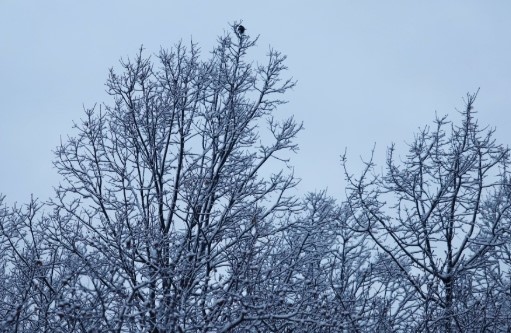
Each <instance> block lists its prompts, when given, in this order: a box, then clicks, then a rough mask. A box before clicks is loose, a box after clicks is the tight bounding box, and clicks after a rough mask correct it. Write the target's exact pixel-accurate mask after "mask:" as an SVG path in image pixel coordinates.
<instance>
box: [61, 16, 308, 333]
mask: <svg viewBox="0 0 511 333" xmlns="http://www.w3.org/2000/svg"><path fill="white" fill-rule="evenodd" d="M233 28H234V29H235V28H236V25H233ZM254 45H255V40H251V39H250V37H249V36H248V35H246V34H235V35H234V38H233V36H232V34H226V35H225V36H222V37H220V38H219V40H218V45H217V47H216V48H215V49H214V51H213V52H212V54H211V57H210V59H208V60H201V58H200V54H199V49H198V47H197V46H196V45H195V44H193V43H192V44H191V45H190V46H188V47H185V46H184V45H183V44H182V43H180V44H178V45H176V46H175V47H174V48H173V49H172V50H170V51H167V50H161V51H160V53H159V54H158V55H157V56H155V58H156V59H155V60H153V59H151V58H150V57H144V56H143V52H142V50H140V52H139V53H138V54H137V56H136V57H135V58H134V59H132V60H131V59H128V60H123V61H121V67H122V71H121V72H120V73H118V72H117V71H115V70H113V69H112V70H111V71H110V75H109V78H108V81H107V88H108V92H109V93H110V94H111V95H112V96H113V98H114V104H113V105H107V106H104V107H99V108H98V107H95V108H92V109H88V110H86V118H85V119H84V120H83V122H82V123H81V124H77V125H76V129H77V130H78V134H77V136H75V137H71V138H69V139H68V140H67V141H66V142H63V143H62V145H61V146H60V147H59V148H58V149H57V151H56V156H57V159H56V162H55V166H56V168H57V170H58V171H59V173H60V174H61V175H62V176H63V177H64V179H65V181H64V183H63V184H62V185H61V186H59V188H58V189H57V197H56V199H55V200H53V203H52V205H53V208H54V214H53V222H54V225H53V228H54V236H55V237H53V239H52V241H53V242H55V243H56V244H58V245H59V246H61V247H64V248H65V249H66V250H67V251H69V252H70V253H72V255H73V256H75V258H76V260H78V262H79V263H80V264H79V265H80V266H81V267H83V272H82V273H81V275H80V276H79V278H78V279H77V280H76V284H77V288H78V289H79V290H80V292H82V293H84V295H83V296H82V297H85V298H86V299H88V300H90V301H91V302H94V303H95V304H96V307H95V308H94V309H91V310H90V312H89V313H86V314H83V315H82V318H83V320H89V319H90V320H89V321H88V322H87V324H86V325H89V324H90V325H93V326H94V327H96V328H98V329H100V330H108V331H110V330H112V331H117V332H124V331H126V332H135V331H136V332H140V331H149V332H188V331H193V332H212V331H216V332H227V331H231V330H232V329H234V328H235V327H237V326H238V325H240V324H241V323H243V322H244V321H247V320H255V319H256V317H257V316H256V315H255V314H254V315H253V314H252V311H251V309H253V308H257V307H259V306H261V305H260V304H258V303H257V302H258V299H257V297H255V296H254V295H252V294H251V293H252V291H251V289H253V288H256V286H257V281H259V280H260V279H262V278H263V277H262V276H261V273H257V272H256V273H254V272H253V270H254V269H255V268H254V267H252V266H253V265H259V263H260V262H258V260H261V258H262V257H261V255H262V254H264V253H266V252H267V251H271V248H272V244H273V243H274V240H273V238H274V237H276V236H277V235H278V233H279V228H285V227H286V225H281V223H280V222H279V217H280V216H282V215H283V214H287V213H288V212H290V211H292V210H293V209H294V207H295V206H296V200H295V199H293V198H292V197H291V196H289V195H288V192H289V191H288V190H289V189H291V188H293V187H294V186H295V185H296V183H297V181H296V180H295V179H294V177H293V174H292V172H291V173H289V172H288V173H286V172H283V171H278V172H276V173H272V169H268V167H267V166H268V165H270V164H272V165H274V166H276V165H275V164H274V162H283V163H284V165H286V160H285V158H287V153H288V152H290V151H291V152H292V151H295V150H296V149H297V147H296V145H295V143H294V142H293V139H294V138H295V136H296V134H297V133H298V132H299V131H300V129H301V125H300V124H297V123H296V122H295V121H294V120H293V119H292V118H290V119H286V120H283V121H278V120H276V118H274V116H273V113H274V111H275V109H276V107H277V106H278V105H280V104H282V103H284V101H283V100H282V99H281V98H280V96H281V95H282V94H283V93H285V92H286V91H287V90H288V89H290V88H292V87H293V86H294V82H293V81H291V80H289V79H283V78H282V74H283V72H284V71H285V70H286V67H285V64H284V60H285V57H284V56H283V55H281V54H280V53H279V52H276V51H274V50H270V51H269V53H268V58H267V59H268V61H267V63H266V64H265V65H256V64H254V63H251V62H248V61H247V60H245V59H246V57H247V52H248V51H249V50H250V49H251V48H252V47H253V46H254ZM258 258H259V259H258ZM252 273H254V274H255V275H251V274H252ZM247 274H248V275H247ZM249 275H250V277H251V278H254V279H255V280H252V281H248V280H247V279H248V277H249ZM249 282H250V283H249ZM254 283H255V285H254Z"/></svg>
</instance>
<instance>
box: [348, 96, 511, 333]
mask: <svg viewBox="0 0 511 333" xmlns="http://www.w3.org/2000/svg"><path fill="white" fill-rule="evenodd" d="M475 98H476V94H468V95H467V98H466V107H465V108H464V110H463V111H462V112H460V114H461V116H462V118H463V119H462V121H461V124H460V125H454V124H452V125H451V124H450V123H448V122H447V121H446V119H445V118H441V119H437V120H436V122H435V126H434V127H433V128H430V127H426V128H424V129H423V130H422V131H420V132H419V133H418V134H417V135H416V136H415V138H414V140H413V141H412V143H411V144H410V145H409V147H408V148H409V149H408V154H407V155H406V156H405V157H403V158H401V159H399V158H396V156H395V147H394V146H391V147H390V149H389V150H388V156H387V165H386V171H385V173H384V174H382V175H378V174H377V173H376V172H375V168H374V164H373V162H372V161H369V162H367V163H366V166H365V169H364V170H363V172H362V173H361V176H360V177H358V178H357V177H355V176H352V175H350V174H349V173H348V172H346V175H347V179H348V181H349V186H348V193H349V196H348V205H349V207H350V209H351V211H352V214H353V218H354V219H355V221H356V225H357V228H358V229H359V231H360V232H363V233H365V234H366V235H368V236H369V237H370V238H371V239H372V241H373V242H374V243H375V244H376V246H377V247H378V249H379V250H380V251H381V253H382V254H384V255H385V256H386V257H388V258H391V259H392V261H393V263H394V266H395V270H396V272H395V275H396V278H397V277H398V280H399V281H400V282H401V283H402V284H406V285H408V286H409V287H410V288H411V290H413V293H412V294H410V295H404V296H403V297H409V298H412V299H413V303H414V307H415V309H414V318H415V322H416V328H415V330H417V331H425V332H430V331H443V332H453V331H459V332H465V331H467V330H470V331H475V330H477V331H480V330H483V328H484V330H490V331H498V330H502V329H503V327H504V326H505V327H506V329H507V327H509V324H510V321H509V317H508V315H507V314H506V311H502V310H501V309H500V305H502V304H500V305H499V304H496V303H495V300H496V297H495V296H496V295H495V294H494V293H495V290H493V289H494V287H495V285H496V281H495V280H494V279H493V278H492V276H491V274H490V272H493V271H495V270H498V269H499V268H500V266H501V265H502V260H499V257H496V256H495V254H496V253H497V252H498V249H499V248H500V247H501V246H502V245H504V244H506V243H507V242H508V233H509V228H510V219H509V211H510V207H511V195H510V194H511V192H510V185H509V176H510V175H509V149H508V148H506V147H504V146H502V145H499V144H497V143H496V142H495V140H494V138H493V130H491V129H486V128H480V127H479V125H478V123H477V121H476V119H475V118H474V116H475V111H474V109H473V107H474V106H473V105H474V101H475ZM344 162H345V166H346V159H344ZM495 311H496V312H495ZM502 319H506V322H505V323H504V324H502V322H501V320H502ZM479 325H484V326H479ZM502 325H504V326H502Z"/></svg>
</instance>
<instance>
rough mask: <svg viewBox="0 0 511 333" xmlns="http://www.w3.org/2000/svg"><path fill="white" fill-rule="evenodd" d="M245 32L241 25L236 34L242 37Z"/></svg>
mask: <svg viewBox="0 0 511 333" xmlns="http://www.w3.org/2000/svg"><path fill="white" fill-rule="evenodd" d="M245 30H247V29H245V27H244V26H242V25H241V24H240V25H238V32H239V33H240V35H243V34H244V33H245Z"/></svg>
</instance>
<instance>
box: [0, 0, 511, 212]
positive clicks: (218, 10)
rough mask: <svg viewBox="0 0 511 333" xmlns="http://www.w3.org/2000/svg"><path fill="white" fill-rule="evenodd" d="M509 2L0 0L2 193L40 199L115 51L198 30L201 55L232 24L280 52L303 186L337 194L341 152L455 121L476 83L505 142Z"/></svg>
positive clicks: (353, 160) (355, 156) (154, 47)
mask: <svg viewBox="0 0 511 333" xmlns="http://www.w3.org/2000/svg"><path fill="white" fill-rule="evenodd" d="M510 13H511V2H509V1H504V0H502V1H491V2H490V1H471V0H468V1H461V0H457V1H427V2H426V1H404V0H402V1H397V0H396V1H376V0H374V1H344V0H335V1H334V0H332V1H315V2H313V1H296V0H295V1H292V0H279V1H269V0H264V1H126V0H123V1H120V0H110V1H52V0H48V1H39V0H38V1H35V0H34V1H20V0H0V193H2V194H4V195H6V203H8V204H12V203H14V202H18V203H24V202H27V201H28V200H29V199H30V196H31V195H33V196H34V197H38V198H40V199H41V200H43V201H44V200H46V199H47V198H48V197H50V196H51V195H52V193H53V189H52V188H53V186H56V185H57V184H58V183H59V181H60V178H59V176H58V174H57V173H56V170H55V169H54V168H53V165H52V161H53V159H54V158H53V153H52V151H53V150H54V149H55V147H56V146H58V145H59V143H60V141H61V140H65V139H66V137H67V136H68V135H70V134H72V133H73V131H72V126H73V122H78V121H79V120H80V118H82V117H83V108H84V107H86V108H87V107H91V106H93V105H94V103H104V102H105V103H110V102H111V98H110V96H108V95H107V94H106V92H105V85H104V83H105V81H106V78H107V74H108V69H109V68H110V67H114V68H115V67H116V66H117V65H118V61H119V59H120V58H121V57H128V56H133V55H134V54H135V53H136V51H137V50H138V48H139V47H140V46H141V45H143V46H144V48H145V49H146V52H147V54H152V53H156V52H157V51H158V50H159V49H160V47H165V48H169V47H171V46H172V45H174V44H175V43H177V42H178V41H179V40H184V41H189V40H190V39H192V38H193V40H194V41H195V42H197V43H198V44H199V46H200V47H201V48H202V50H203V54H204V56H207V52H209V51H210V50H211V49H212V47H213V45H214V44H215V42H216V38H217V36H219V35H222V34H223V33H224V32H225V31H226V30H227V29H229V23H232V22H234V21H239V20H242V21H243V25H244V26H245V27H246V28H247V33H248V34H249V35H251V36H252V37H255V36H257V35H259V41H258V47H257V49H256V50H254V53H253V55H251V57H254V58H255V59H257V60H261V61H263V60H264V58H263V57H264V54H265V53H266V52H267V50H268V48H269V47H270V46H271V47H273V48H274V49H276V50H278V51H281V52H282V53H283V54H286V55H287V56H288V59H287V65H288V67H289V71H288V74H289V75H291V76H293V78H295V79H296V80H297V81H298V85H297V86H296V88H294V90H293V91H291V92H290V93H288V94H287V96H286V98H287V99H288V100H289V103H288V104H286V105H284V106H282V107H281V108H280V109H279V110H278V111H277V115H279V113H280V114H281V115H282V116H283V117H284V116H289V115H294V116H295V118H296V119H297V120H299V121H303V123H304V127H305V130H304V131H303V132H301V133H300V135H299V138H298V143H299V145H300V151H299V152H298V154H296V155H294V156H292V160H291V164H292V165H294V168H295V175H296V176H298V177H299V178H302V182H301V184H300V188H299V190H300V191H301V192H303V193H305V192H307V191H314V190H321V189H324V188H328V192H329V193H330V194H331V195H333V196H334V197H336V198H338V199H340V200H342V199H343V197H344V193H345V192H344V188H345V183H344V175H343V170H342V168H341V164H340V155H341V154H342V153H344V151H345V150H347V153H348V158H349V163H350V165H351V166H352V171H353V172H354V173H356V172H357V171H358V170H359V169H360V161H361V158H362V157H364V158H367V157H368V156H369V155H370V152H371V150H372V148H373V146H375V152H376V153H375V156H376V161H377V162H380V163H381V162H383V158H384V156H385V152H386V147H387V146H388V145H390V144H391V143H393V142H394V143H396V145H397V146H398V148H399V147H401V148H403V147H405V145H406V143H407V142H410V141H411V139H412V138H413V134H414V133H415V132H417V130H418V129H419V128H422V127H424V126H425V125H428V124H431V122H432V121H433V120H434V118H435V113H436V114H438V115H449V119H451V120H454V121H457V120H459V116H458V114H457V113H456V108H458V109H462V108H463V100H462V98H463V97H464V96H465V95H466V94H467V93H468V92H475V91H476V90H477V89H478V88H480V92H479V95H478V99H477V101H476V105H475V106H476V110H477V111H478V118H479V122H480V123H481V124H482V125H489V126H492V127H496V130H497V132H496V139H497V141H498V142H500V143H502V144H504V145H508V144H510V143H511V131H509V125H510V122H511V94H510V92H511V91H510V88H511V60H510V59H511V39H510V33H511V20H509V14H510Z"/></svg>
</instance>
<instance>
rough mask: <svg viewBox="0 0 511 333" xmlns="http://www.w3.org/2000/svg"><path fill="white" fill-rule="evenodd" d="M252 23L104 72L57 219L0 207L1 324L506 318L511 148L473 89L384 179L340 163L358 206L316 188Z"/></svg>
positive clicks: (61, 164)
mask: <svg viewBox="0 0 511 333" xmlns="http://www.w3.org/2000/svg"><path fill="white" fill-rule="evenodd" d="M248 32H250V30H248V29H247V30H243V29H239V26H238V24H237V23H234V24H232V25H231V26H230V27H229V30H228V31H227V32H226V33H225V34H224V35H222V36H220V37H219V38H218V40H217V44H216V46H215V47H214V49H213V51H212V52H210V53H208V54H207V55H204V54H201V52H200V51H199V47H198V46H197V45H196V44H194V43H189V44H185V43H178V44H176V45H175V46H174V47H172V48H171V49H169V50H167V49H161V51H160V52H159V53H158V54H155V55H150V56H147V55H145V53H144V51H143V49H141V50H140V51H139V52H138V53H137V54H136V55H135V56H134V57H133V58H128V59H124V60H121V62H120V66H119V69H111V70H110V74H109V77H108V80H107V84H106V86H107V92H108V93H109V94H110V95H111V97H112V102H111V103H106V104H104V105H101V106H94V107H92V108H89V109H85V110H84V114H85V116H84V119H82V120H81V121H80V122H78V123H77V124H76V126H75V130H76V132H75V133H76V134H75V135H74V136H70V137H69V138H68V139H66V140H63V142H62V143H61V145H60V146H59V147H58V148H57V149H56V151H55V161H54V164H55V167H56V169H57V170H58V172H59V173H60V175H61V176H62V177H63V181H62V183H61V184H60V185H59V186H58V187H57V188H56V191H55V195H54V197H53V198H51V200H50V201H49V202H48V203H46V204H45V205H46V212H43V210H44V209H43V205H41V204H40V203H39V201H38V200H35V199H34V200H33V201H32V202H30V203H29V204H28V205H26V206H24V207H12V208H9V207H5V206H4V207H3V208H2V209H0V253H2V261H1V267H0V268H1V269H0V277H1V278H2V281H5V283H3V284H2V285H1V286H0V314H1V316H2V317H3V318H5V319H3V321H1V322H0V327H1V328H2V329H6V330H10V331H17V332H23V331H33V332H39V331H41V332H42V331H55V332H94V331H113V332H140V331H147V332H251V331H254V332H260V331H269V332H339V331H341V332H342V331H349V332H375V331H376V332H391V331H419V332H453V331H460V332H462V331H467V330H472V331H484V330H490V331H499V330H500V331H503V330H507V329H509V327H510V325H511V322H510V320H509V317H508V313H509V312H510V311H511V306H510V304H511V299H510V297H511V295H510V294H509V290H510V286H511V282H510V275H509V272H508V270H507V268H508V267H509V264H510V258H511V256H510V255H509V253H511V252H510V251H509V241H510V240H509V222H510V221H509V218H510V216H509V207H510V205H511V196H510V193H511V187H510V185H509V174H508V163H509V161H508V159H509V156H508V149H507V148H506V147H504V146H502V145H499V144H497V143H496V142H495V141H494V139H493V134H494V133H493V131H492V130H487V129H481V128H480V127H479V125H478V123H477V120H476V118H475V112H474V102H475V97H476V95H475V94H474V95H471V94H469V95H467V99H466V101H465V102H466V105H465V108H464V109H463V111H462V112H461V113H460V114H461V115H462V117H463V119H462V121H461V123H460V124H459V125H456V124H451V123H448V122H447V121H446V119H445V118H440V119H437V121H436V122H435V123H434V126H432V127H426V128H424V129H423V130H421V131H420V132H419V133H417V134H416V135H415V137H414V138H413V140H412V141H411V143H410V145H409V151H408V154H407V155H405V156H403V157H401V158H396V156H395V148H394V146H391V148H390V149H389V151H388V158H387V164H386V170H385V171H384V172H383V173H381V174H380V173H378V172H376V169H375V165H374V164H373V162H372V161H369V162H368V163H366V164H365V168H363V169H362V170H361V173H360V176H358V177H357V176H355V175H352V174H351V173H349V172H348V171H346V178H347V180H348V182H349V186H348V187H347V194H348V196H347V198H346V200H344V201H342V202H340V203H338V202H337V201H336V200H335V199H333V198H331V197H329V196H328V195H327V194H326V191H320V192H317V193H309V194H306V195H304V196H303V197H302V196H300V195H299V194H297V193H296V191H295V187H296V184H297V183H298V180H297V179H296V178H295V176H294V175H293V170H292V165H293V164H292V163H291V162H290V161H289V160H288V157H289V156H290V155H291V154H292V153H294V152H296V151H297V149H298V146H297V144H296V142H295V139H296V136H297V134H298V133H299V132H300V131H301V129H302V125H301V124H300V123H298V122H296V121H295V120H294V119H293V118H292V117H291V118H287V119H286V118H284V119H282V118H281V117H278V115H277V114H276V111H277V109H278V107H279V106H280V105H282V104H283V103H284V102H285V100H284V98H283V95H284V94H285V93H286V92H287V91H288V90H289V89H291V88H293V87H294V85H295V82H294V81H293V80H292V79H289V78H287V77H286V70H287V67H286V63H285V60H286V57H285V56H284V55H282V54H281V53H279V52H277V51H275V50H272V49H270V51H269V52H268V54H267V56H266V58H265V62H262V63H258V62H252V61H249V60H247V57H248V55H249V54H250V52H251V51H252V50H253V49H254V47H255V46H256V45H255V43H256V40H254V39H252V38H251V37H250V35H249V34H248ZM343 162H344V166H345V167H346V170H348V168H347V164H346V159H345V158H344V159H343ZM355 174H356V173H355ZM0 200H3V198H0Z"/></svg>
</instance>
